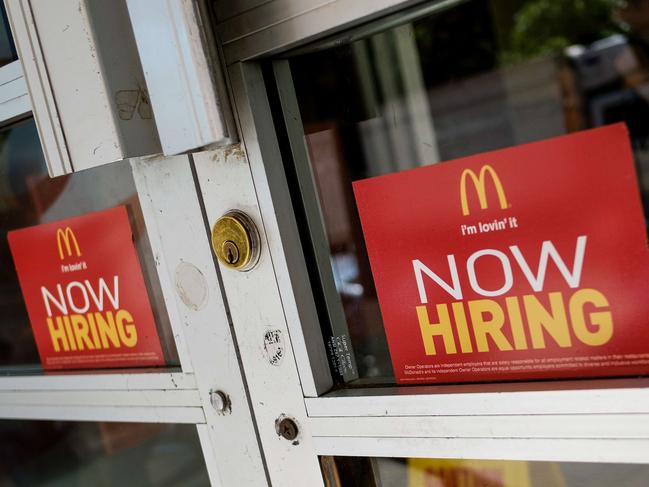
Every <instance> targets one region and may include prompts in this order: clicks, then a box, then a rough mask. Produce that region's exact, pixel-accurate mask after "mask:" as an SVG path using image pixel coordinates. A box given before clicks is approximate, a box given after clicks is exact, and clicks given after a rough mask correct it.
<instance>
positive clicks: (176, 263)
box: [133, 156, 266, 485]
mask: <svg viewBox="0 0 649 487" xmlns="http://www.w3.org/2000/svg"><path fill="white" fill-rule="evenodd" d="M133 176H134V180H135V185H136V187H137V190H138V195H139V198H140V205H141V206H142V213H143V214H144V217H145V221H146V227H147V233H148V236H149V240H150V242H151V248H152V249H153V252H154V254H155V255H156V266H157V270H158V276H159V279H160V285H161V288H162V290H163V294H164V297H165V302H166V305H167V311H168V313H169V321H170V323H171V327H172V329H173V332H174V337H175V338H176V343H177V346H178V348H179V354H180V356H181V366H182V368H183V371H185V372H188V371H191V372H193V374H194V375H195V378H196V385H197V387H198V393H199V396H200V400H201V404H202V406H203V410H204V411H205V420H206V422H207V425H208V431H209V438H210V440H211V446H210V448H211V449H212V450H213V451H214V452H215V453H216V455H217V460H218V463H219V465H220V468H219V476H220V479H221V482H222V483H223V485H263V484H264V483H265V482H266V472H265V469H264V464H263V459H262V454H261V451H260V448H259V443H258V439H257V436H256V433H255V425H254V423H253V421H252V417H253V413H252V412H251V409H250V405H249V403H248V397H247V394H246V389H245V384H244V380H243V377H242V374H241V370H240V365H239V361H238V358H237V351H236V349H235V345H234V342H233V337H232V334H231V329H230V323H229V321H228V315H227V313H226V309H225V305H224V302H223V298H222V294H221V288H220V285H219V280H218V277H217V274H216V269H215V267H214V261H213V258H212V254H211V250H210V247H209V241H208V239H207V231H206V227H205V222H204V220H203V215H202V211H201V207H200V203H199V200H198V195H197V192H196V187H195V185H194V176H193V174H192V170H191V166H190V162H189V159H188V157H187V156H177V157H155V158H147V159H140V160H134V161H133ZM178 344H180V345H178ZM181 349H185V350H186V352H182V353H181ZM211 390H220V391H223V392H224V393H225V394H227V395H228V397H229V400H230V402H231V411H229V413H228V414H220V413H219V412H217V411H216V410H215V409H214V408H213V407H212V406H211V404H210V391H211ZM244 465H245V467H243V466H244Z"/></svg>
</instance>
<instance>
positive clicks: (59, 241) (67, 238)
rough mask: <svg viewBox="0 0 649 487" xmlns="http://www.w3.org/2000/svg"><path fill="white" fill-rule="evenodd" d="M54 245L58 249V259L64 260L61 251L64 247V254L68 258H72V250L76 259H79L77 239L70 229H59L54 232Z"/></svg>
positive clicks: (79, 252) (79, 251)
mask: <svg viewBox="0 0 649 487" xmlns="http://www.w3.org/2000/svg"><path fill="white" fill-rule="evenodd" d="M56 245H57V247H58V249H59V257H60V258H61V260H63V259H64V257H65V256H64V254H63V249H64V246H65V253H66V254H67V256H68V257H72V250H73V248H74V251H75V253H76V254H77V257H81V250H80V249H79V242H77V237H76V236H75V234H74V232H73V231H72V229H71V228H70V227H65V228H59V229H58V230H57V231H56Z"/></svg>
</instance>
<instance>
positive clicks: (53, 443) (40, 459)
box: [0, 420, 210, 487]
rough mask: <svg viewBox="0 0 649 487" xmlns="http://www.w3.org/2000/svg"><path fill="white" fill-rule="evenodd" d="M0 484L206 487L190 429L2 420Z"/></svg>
mask: <svg viewBox="0 0 649 487" xmlns="http://www.w3.org/2000/svg"><path fill="white" fill-rule="evenodd" d="M0 437H2V444H1V445H0V485H6V486H40V485H47V486H52V487H54V486H61V487H63V486H65V487H72V486H79V487H81V486H88V485H94V486H102V487H103V486H112V485H115V486H117V485H138V486H142V487H144V486H149V485H150V486H175V485H177V486H181V485H182V486H199V485H205V486H207V485H210V483H209V479H208V476H207V470H206V468H205V462H204V461H203V454H202V451H201V446H200V442H199V440H198V434H197V431H196V427H195V426H194V425H185V424H155V423H85V422H83V423H81V422H79V423H77V422H60V421H8V420H4V421H0Z"/></svg>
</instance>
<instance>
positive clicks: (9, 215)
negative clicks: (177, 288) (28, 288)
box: [0, 119, 178, 373]
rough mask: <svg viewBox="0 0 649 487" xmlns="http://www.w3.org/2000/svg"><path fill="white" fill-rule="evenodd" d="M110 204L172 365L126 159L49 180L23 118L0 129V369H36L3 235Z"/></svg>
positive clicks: (31, 340)
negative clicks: (122, 211) (129, 239)
mask: <svg viewBox="0 0 649 487" xmlns="http://www.w3.org/2000/svg"><path fill="white" fill-rule="evenodd" d="M116 206H125V207H126V208H127V213H128V219H129V223H130V227H131V230H132V233H133V238H134V242H135V248H136V250H137V254H138V259H139V263H140V266H141V268H142V272H143V275H144V281H145V284H146V288H147V294H148V300H149V301H150V303H151V308H152V309H153V315H154V319H155V322H156V326H157V332H158V335H159V336H160V340H161V342H162V348H163V354H164V356H165V361H166V363H167V365H168V366H176V365H178V356H177V352H176V348H175V344H174V340H173V335H172V332H171V328H170V325H169V321H168V317H167V313H166V308H165V305H164V300H163V297H162V291H161V289H160V285H159V282H158V279H157V275H156V268H155V262H154V260H153V253H152V252H151V249H150V245H149V240H148V237H147V233H146V228H145V225H144V218H143V215H142V212H141V209H140V204H139V200H138V196H137V192H136V189H135V185H134V182H133V177H132V173H131V167H130V164H129V163H128V161H122V162H119V163H113V164H108V165H105V166H102V167H99V168H94V169H91V170H87V171H82V172H78V173H74V174H72V175H68V176H61V177H57V178H54V179H51V178H49V177H48V174H47V167H46V165H45V161H44V159H43V155H42V153H41V148H40V144H39V140H38V134H37V132H36V127H35V125H34V121H33V120H32V119H29V120H26V121H23V122H20V123H18V124H15V125H12V126H10V127H7V128H4V129H1V130H0V325H1V326H0V373H26V372H30V371H39V370H40V369H41V366H40V360H39V354H38V351H37V348H36V343H35V341H34V335H33V333H32V328H31V325H30V320H29V317H28V315H27V310H26V307H25V304H24V301H23V295H22V293H21V288H20V284H19V281H18V276H17V275H16V269H15V265H14V260H13V258H12V254H11V251H10V248H9V245H8V240H7V233H8V232H9V231H11V230H16V229H20V228H24V227H30V226H33V225H38V224H42V223H48V222H53V221H57V220H61V219H65V218H69V217H73V216H78V215H84V214H87V213H91V212H95V211H98V210H104V209H107V208H112V207H116Z"/></svg>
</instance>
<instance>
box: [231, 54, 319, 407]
mask: <svg viewBox="0 0 649 487" xmlns="http://www.w3.org/2000/svg"><path fill="white" fill-rule="evenodd" d="M244 71H245V72H246V73H247V74H246V75H245V76H244ZM230 81H231V83H232V85H233V90H234V94H235V95H234V96H235V98H234V99H235V103H236V104H237V108H238V116H239V122H240V124H241V128H240V130H241V133H242V136H245V137H246V142H245V147H246V152H247V156H248V163H249V165H250V172H251V174H252V177H253V180H254V185H255V191H256V197H257V198H258V201H259V209H260V211H261V215H262V219H263V221H264V228H265V231H266V238H267V239H268V249H269V251H270V255H271V256H272V260H273V267H274V270H275V279H276V281H277V285H278V287H279V292H280V296H281V304H282V305H283V307H284V314H285V316H286V321H287V323H288V329H289V332H290V334H291V343H292V346H293V353H294V354H295V360H297V362H298V373H299V375H300V383H301V385H302V390H303V392H304V394H305V395H306V396H308V397H313V396H318V395H320V394H323V393H324V392H326V391H327V390H329V389H330V387H331V385H332V377H331V374H330V372H329V365H328V362H327V355H326V351H325V349H324V342H323V337H322V331H321V329H320V323H319V321H318V317H317V311H316V309H315V304H314V302H313V294H312V290H311V287H310V285H309V284H308V283H309V275H308V273H307V269H306V264H305V261H304V254H303V250H302V246H301V242H300V235H299V232H298V228H297V223H296V220H295V214H294V211H293V203H292V202H291V197H290V194H289V191H288V185H287V182H286V177H285V175H284V171H283V170H281V169H280V168H281V167H282V164H283V163H282V158H281V155H280V152H279V148H278V146H277V138H276V136H275V132H274V128H273V121H272V118H271V114H270V109H269V106H268V99H267V97H266V91H265V87H264V83H263V79H262V77H261V71H260V69H259V67H258V66H255V65H248V66H246V65H236V66H233V67H231V68H230ZM320 244H323V243H322V242H321V243H320ZM324 245H326V242H325V243H324Z"/></svg>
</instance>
